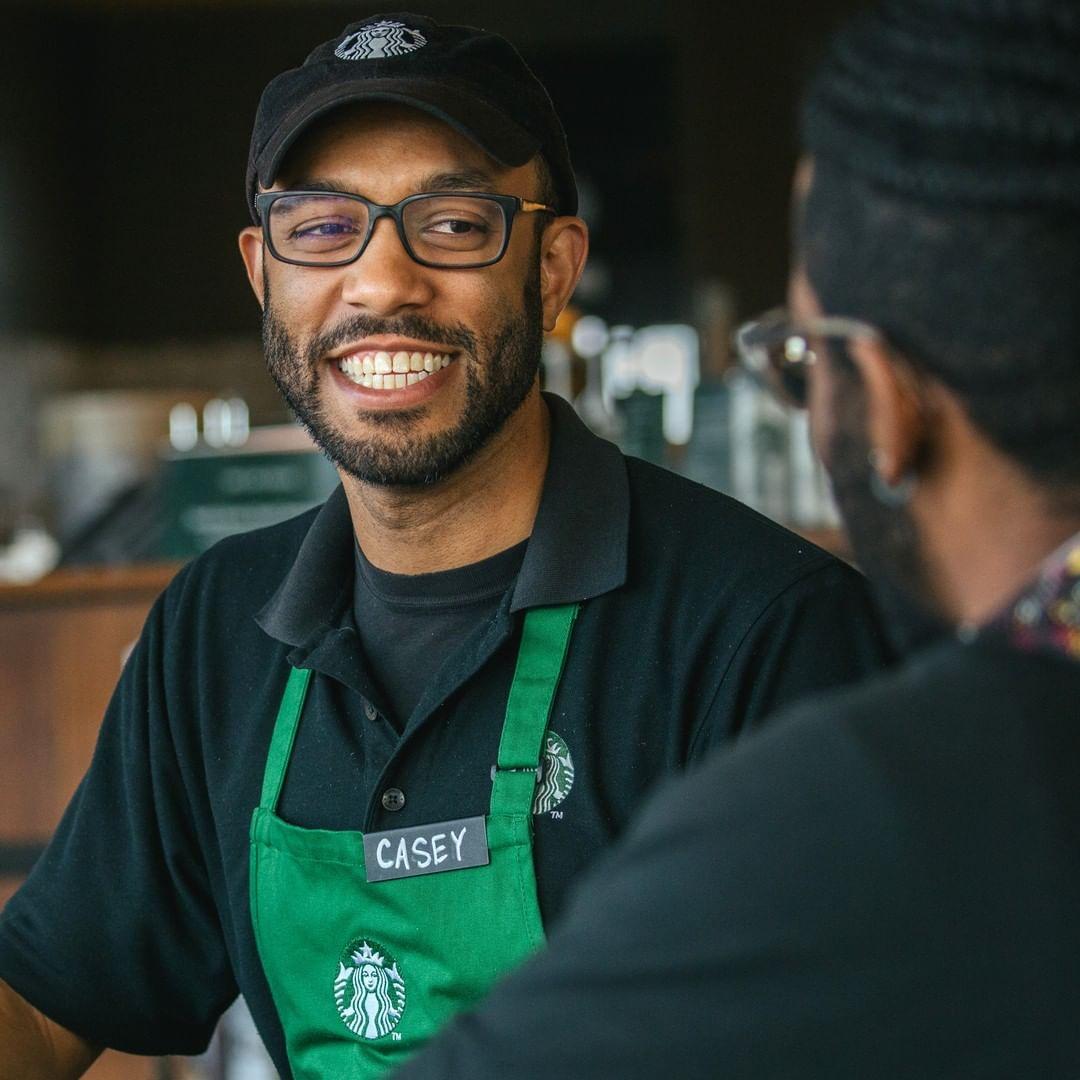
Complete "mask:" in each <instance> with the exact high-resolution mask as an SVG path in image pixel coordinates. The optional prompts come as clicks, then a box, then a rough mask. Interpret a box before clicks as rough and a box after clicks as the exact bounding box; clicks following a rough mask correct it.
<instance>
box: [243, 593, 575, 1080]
mask: <svg viewBox="0 0 1080 1080" xmlns="http://www.w3.org/2000/svg"><path fill="white" fill-rule="evenodd" d="M577 611H578V608H577V605H566V606H562V607H550V608H535V609H533V610H531V611H529V612H527V613H526V615H525V624H524V628H523V630H522V638H521V646H520V648H519V650H518V657H517V666H516V669H515V672H514V681H513V684H512V685H511V687H510V696H509V699H508V701H507V706H506V718H505V720H504V722H503V729H502V736H501V739H500V742H499V750H498V757H497V761H496V764H495V765H494V766H493V767H492V789H491V802H490V808H489V812H488V814H487V817H486V818H471V819H463V820H461V821H452V822H443V823H437V824H435V825H429V826H422V827H419V828H409V829H402V830H389V831H387V832H384V833H377V834H369V835H368V836H366V837H365V835H364V834H363V833H361V832H350V831H328V830H324V829H302V828H299V827H297V826H296V825H290V824H289V823H288V822H285V821H283V820H282V819H281V818H279V817H278V816H277V813H276V808H277V803H278V798H279V796H280V793H281V787H282V783H283V781H284V779H285V773H286V770H287V768H288V764H289V758H290V756H291V753H292V746H293V741H294V739H295V736H296V730H297V726H298V724H299V721H300V714H301V711H302V709H303V704H304V698H305V696H306V694H307V687H308V683H309V681H310V678H311V672H310V671H308V670H305V669H303V668H294V669H292V671H291V672H290V674H289V681H288V683H287V685H286V687H285V693H284V695H283V697H282V700H281V707H280V710H279V712H278V717H277V722H276V724H275V726H274V733H273V736H272V738H271V741H270V750H269V753H268V755H267V760H266V770H265V773H264V776H263V788H262V798H261V800H260V802H259V806H258V807H257V808H256V810H255V812H254V815H253V816H252V821H251V844H250V851H251V867H250V892H251V919H252V924H253V926H254V931H255V942H256V945H257V947H258V952H259V958H260V960H261V961H262V966H263V970H264V971H265V973H266V978H267V981H268V982H269V985H270V990H271V993H272V995H273V999H274V1005H275V1007H276V1008H277V1012H278V1015H279V1017H280V1019H281V1024H282V1027H283V1028H284V1031H285V1042H286V1047H287V1051H288V1057H289V1064H290V1066H291V1068H292V1071H293V1074H294V1076H295V1077H296V1080H325V1078H327V1077H334V1078H335V1080H336V1078H338V1077H341V1078H348V1080H352V1078H367V1077H377V1076H381V1075H383V1074H384V1073H385V1072H388V1071H389V1070H390V1069H391V1068H393V1067H395V1066H397V1065H400V1064H401V1063H402V1062H403V1061H404V1060H405V1059H406V1057H408V1056H409V1055H410V1054H412V1053H414V1052H415V1051H416V1050H418V1049H420V1047H421V1046H422V1045H423V1044H424V1043H425V1042H426V1040H427V1039H429V1038H430V1037H431V1036H432V1035H434V1034H435V1033H436V1032H437V1031H438V1030H439V1028H440V1027H442V1025H443V1024H445V1023H446V1022H447V1021H448V1020H449V1019H450V1018H451V1017H452V1016H453V1015H454V1014H455V1013H457V1012H458V1011H460V1010H462V1009H465V1008H467V1007H469V1006H470V1005H472V1004H474V1003H475V1002H476V1001H478V1000H479V999H480V998H481V997H483V995H484V994H485V993H486V992H487V990H488V989H489V988H490V987H491V985H492V983H493V982H494V981H495V980H496V979H498V978H499V976H501V975H503V974H504V973H506V972H507V971H509V970H510V969H511V968H513V967H514V966H516V965H517V964H519V963H520V962H521V961H522V960H524V959H525V958H526V957H527V956H529V954H531V953H532V952H534V951H535V950H536V949H537V948H539V946H540V945H541V944H542V943H543V941H544V930H543V925H542V923H541V919H540V908H539V905H538V902H537V894H536V877H535V873H534V870H533V858H532V826H533V815H532V804H533V798H534V793H535V788H536V782H537V778H538V776H539V774H540V773H539V771H540V767H541V752H542V744H543V739H544V733H545V731H546V730H547V724H548V716H549V714H550V712H551V706H552V703H553V701H554V698H555V691H556V689H557V687H558V684H559V679H560V677H561V675H562V669H563V664H564V661H565V658H566V652H567V647H568V645H569V641H570V633H571V630H572V627H573V623H574V618H575V617H576V615H577ZM485 831H486V834H487V843H486V855H485V851H484V846H483V843H482V841H483V833H484V832H485ZM365 841H366V843H365ZM365 849H366V851H365ZM485 857H486V858H487V860H488V861H486V863H485V864H483V865H477V864H478V863H481V862H482V861H483V860H484V859H485ZM454 866H464V867H465V868H464V869H451V868H452V867H454ZM403 874H410V875H416V876H399V875H403ZM380 875H382V876H384V877H388V878H389V879H388V880H371V879H372V878H373V877H374V878H379V877H380Z"/></svg>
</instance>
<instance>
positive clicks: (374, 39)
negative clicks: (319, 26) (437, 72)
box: [334, 20, 427, 60]
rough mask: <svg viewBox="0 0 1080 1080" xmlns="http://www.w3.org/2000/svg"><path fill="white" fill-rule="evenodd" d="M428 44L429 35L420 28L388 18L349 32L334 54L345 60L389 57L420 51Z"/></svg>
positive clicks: (383, 58) (384, 58)
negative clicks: (413, 27) (411, 28)
mask: <svg viewBox="0 0 1080 1080" xmlns="http://www.w3.org/2000/svg"><path fill="white" fill-rule="evenodd" d="M426 44H427V38H426V37H424V35H423V34H421V33H420V31H419V30H410V29H409V27H407V26H406V25H405V24H404V23H399V22H390V21H388V20H384V21H383V22H377V23H372V24H371V25H370V26H365V27H362V28H361V29H360V30H357V31H356V33H355V34H349V36H348V37H347V38H345V39H344V40H343V41H342V42H341V44H340V45H339V46H338V47H337V48H336V49H335V50H334V55H335V56H336V57H338V58H339V59H341V60H386V59H388V58H390V57H394V56H404V55H405V54H406V53H411V52H416V50H417V49H419V48H422V47H423V46H424V45H426Z"/></svg>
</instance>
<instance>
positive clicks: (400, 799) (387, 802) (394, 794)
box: [382, 787, 405, 810]
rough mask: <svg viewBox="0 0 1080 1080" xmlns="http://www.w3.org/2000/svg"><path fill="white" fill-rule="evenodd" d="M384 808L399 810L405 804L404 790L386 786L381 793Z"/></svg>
mask: <svg viewBox="0 0 1080 1080" xmlns="http://www.w3.org/2000/svg"><path fill="white" fill-rule="evenodd" d="M382 804H383V809H384V810H400V809H401V808H402V807H403V806H404V805H405V792H404V791H402V790H401V788H396V787H388V788H387V789H386V790H385V791H384V792H383V793H382Z"/></svg>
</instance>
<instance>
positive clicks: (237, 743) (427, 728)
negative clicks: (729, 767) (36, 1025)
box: [0, 396, 884, 1080]
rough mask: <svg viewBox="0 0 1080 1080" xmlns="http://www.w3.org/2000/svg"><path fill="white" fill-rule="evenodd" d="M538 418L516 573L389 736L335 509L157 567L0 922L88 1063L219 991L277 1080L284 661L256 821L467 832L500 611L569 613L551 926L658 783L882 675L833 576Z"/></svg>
mask: <svg viewBox="0 0 1080 1080" xmlns="http://www.w3.org/2000/svg"><path fill="white" fill-rule="evenodd" d="M545 400H546V402H547V405H548V409H549V412H550V414H551V451H550V457H549V464H548V471H547V474H546V477H545V481H544V488H543V492H542V495H541V500H540V506H539V510H538V513H537V516H536V520H535V523H534V526H533V532H532V535H531V537H530V538H529V541H528V543H527V545H526V549H525V554H524V558H523V560H522V563H521V568H520V570H519V571H518V574H517V577H516V579H515V581H514V583H513V585H512V586H511V587H510V588H509V589H507V590H506V591H505V592H504V593H503V594H502V596H501V597H500V599H499V602H498V606H497V608H496V610H495V612H494V614H493V616H492V617H490V618H487V619H485V620H482V621H481V622H480V623H478V624H477V625H476V626H474V627H473V629H472V630H471V631H470V632H467V633H465V635H464V636H463V637H462V639H461V640H460V641H459V642H458V644H457V647H456V648H455V649H454V650H453V651H452V652H451V653H450V654H449V655H448V656H447V658H446V660H445V661H444V662H443V663H442V665H441V666H440V667H439V669H438V670H437V671H434V672H432V673H430V677H429V678H426V679H424V680H421V682H422V685H421V686H419V687H418V688H417V689H418V691H419V694H420V698H419V700H418V701H417V702H416V704H415V705H414V706H413V708H412V710H411V712H410V715H409V716H408V719H407V720H405V721H404V726H403V728H402V729H401V730H400V731H399V730H398V729H397V728H396V727H394V726H393V725H392V724H390V723H389V722H388V721H385V720H381V719H379V712H378V708H377V706H376V704H375V702H376V701H378V700H380V699H381V698H382V697H383V691H382V690H381V688H380V687H379V685H378V678H377V671H378V664H377V663H374V662H373V658H372V657H370V656H369V655H368V653H369V650H368V649H367V648H365V647H364V645H363V644H362V641H361V637H360V635H359V633H358V629H357V626H356V622H355V620H354V618H353V600H354V589H353V578H354V574H355V550H354V538H353V532H352V523H351V520H350V516H349V510H348V505H347V502H346V499H345V495H344V492H343V491H342V490H341V489H340V488H339V489H338V490H337V491H336V492H335V493H334V494H333V495H332V496H331V497H330V499H329V500H328V501H327V502H326V504H325V505H324V506H322V507H321V508H319V509H318V510H314V511H311V512H309V513H307V514H304V515H302V516H300V517H298V518H295V519H293V520H292V521H289V522H285V523H284V524H282V525H278V526H274V527H272V528H269V529H263V530H259V531H257V532H254V533H249V534H247V535H244V536H238V537H233V538H230V539H228V540H225V541H222V542H221V543H220V544H218V545H217V546H216V547H214V548H213V549H212V550H211V551H209V552H208V553H207V554H206V555H204V556H202V557H200V558H199V559H197V560H195V562H193V563H192V564H191V565H189V566H188V567H186V568H185V569H184V570H182V571H181V572H180V574H179V575H178V576H177V577H176V579H175V580H174V581H173V583H172V584H171V585H170V586H169V588H168V589H167V590H166V592H165V593H164V595H163V596H162V597H161V598H160V599H159V600H158V602H157V603H156V604H155V605H154V608H153V610H152V611H151V613H150V615H149V617H148V619H147V622H146V626H145V627H144V630H143V633H142V635H141V637H140V639H139V643H138V645H137V647H136V648H135V651H134V652H133V653H132V655H131V657H130V659H129V660H128V662H127V664H126V666H125V668H124V671H123V674H122V676H121V679H120V683H119V685H118V687H117V690H116V693H115V695H114V697H113V699H112V702H111V703H110V705H109V709H108V713H107V715H106V717H105V720H104V723H103V725H102V729H101V735H100V738H99V741H98V746H97V749H96V751H95V754H94V759H93V763H92V765H91V767H90V770H89V773H88V774H87V777H86V779H85V780H84V782H83V783H82V785H81V786H80V787H79V790H78V792H77V793H76V795H75V797H74V798H73V800H72V802H71V804H70V806H69V808H68V810H67V812H66V813H65V816H64V819H63V821H62V822H61V824H60V826H59V828H58V830H57V833H56V835H55V837H54V838H53V840H52V842H51V843H50V845H49V846H48V848H47V850H46V852H45V854H44V855H43V856H42V858H41V859H40V860H39V862H38V864H37V866H36V867H35V868H34V871H33V873H32V874H31V876H30V878H29V879H28V881H27V882H26V884H25V885H24V887H23V888H22V889H21V890H20V892H19V893H18V894H16V896H15V897H14V898H13V899H12V900H11V901H10V902H9V904H8V906H7V907H6V908H5V910H4V912H3V913H2V914H0V978H2V979H4V980H5V981H7V982H8V983H9V984H10V985H12V986H13V987H14V988H15V989H16V990H17V991H18V992H19V993H20V994H22V995H23V996H24V997H25V998H26V999H27V1000H28V1001H30V1002H31V1003H32V1004H33V1005H35V1006H36V1007H37V1008H39V1009H40V1010H41V1011H42V1012H44V1013H45V1014H46V1015H48V1016H50V1017H52V1018H53V1019H55V1020H56V1021H58V1022H59V1023H61V1024H62V1025H64V1026H65V1027H67V1028H69V1029H71V1030H72V1031H74V1032H76V1033H77V1034H79V1035H81V1036H83V1037H84V1038H86V1039H87V1040H89V1041H90V1042H93V1043H97V1044H100V1045H106V1046H112V1047H116V1048H118V1049H123V1050H128V1051H130V1052H134V1053H155V1054H161V1053H191V1052H196V1051H198V1050H200V1049H202V1048H203V1047H204V1046H205V1044H206V1041H207V1039H208V1038H209V1036H210V1034H211V1032H212V1031H213V1028H214V1025H215V1022H216V1020H217V1018H218V1016H219V1015H220V1013H221V1011H222V1010H223V1009H224V1008H225V1007H226V1006H227V1005H228V1003H229V1002H230V1001H231V1000H232V998H233V997H234V996H235V995H236V993H237V991H238V990H240V991H241V992H243V994H244V996H245V997H246V998H247V1001H248V1004H249V1005H250V1007H251V1012H252V1015H253V1016H254V1018H255V1022H256V1024H257V1026H258V1028H259V1031H260V1034H261V1035H262V1037H263V1039H264V1041H265V1042H266V1044H267V1047H268V1049H269V1050H270V1053H271V1055H272V1056H273V1058H274V1061H275V1064H276V1066H277V1068H278V1071H279V1072H280V1073H281V1075H282V1076H283V1077H285V1078H286V1080H287V1078H288V1077H289V1075H290V1071H289V1066H288V1062H287V1060H286V1058H285V1051H284V1040H283V1038H282V1032H281V1025H280V1022H279V1020H278V1017H277V1014H276V1012H275V1009H274V1004H273V1001H272V999H271V997H270V992H269V988H268V986H267V984H266V979H265V976H264V974H263V971H262V966H261V963H260V961H259V956H258V952H257V950H256V946H255V939H254V935H253V932H252V925H251V914H250V910H249V896H248V872H249V828H250V821H251V815H252V810H253V809H254V807H255V806H256V805H257V803H258V801H259V792H260V788H261V784H262V777H263V770H264V766H265V762H266V753H267V748H268V745H269V742H270V734H271V731H272V729H273V725H274V718H275V716H276V714H277V711H278V706H279V704H280V701H281V695H282V692H283V690H284V687H285V684H286V681H287V678H288V674H289V669H290V666H301V667H306V668H310V669H311V670H312V672H313V677H312V679H311V683H310V687H309V691H308V696H307V699H306V703H305V706H304V711H303V715H302V717H301V720H300V723H299V726H298V729H297V733H296V741H295V744H294V747H293V753H292V756H291V758H290V764H289V768H288V772H287V774H286V777H285V781H284V785H283V789H282V796H281V800H280V802H279V804H278V807H277V810H278V814H279V815H280V816H281V817H282V818H284V819H285V820H286V821H288V822H290V823H292V824H294V825H297V826H299V827H302V828H310V829H353V830H364V831H374V830H381V829H389V828H406V827H409V826H414V825H421V824H425V823H429V822H436V821H448V820H452V819H455V818H461V817H473V816H478V815H483V814H485V813H487V810H488V808H489V802H490V797H491V766H492V765H493V764H494V762H495V760H496V755H497V752H498V744H499V736H500V734H501V730H502V723H503V718H504V715H505V711H506V700H507V694H508V691H509V688H510V684H511V681H512V678H513V672H514V665H515V662H516V658H517V648H518V643H519V641H520V636H521V627H522V622H523V619H524V614H525V612H526V611H527V610H529V609H530V608H532V607H537V606H547V605H554V604H566V603H572V602H580V603H581V605H582V606H581V612H580V615H579V616H578V619H577V622H576V623H575V626H574V633H573V638H572V640H571V642H570V648H569V653H568V656H567V661H566V667H565V670H564V673H563V677H562V680H561V682H560V685H559V689H558V693H557V695H556V699H555V702H554V705H553V708H552V713H551V722H550V727H549V738H550V739H554V738H555V737H556V736H557V737H558V740H559V746H560V755H561V757H563V758H565V759H566V766H567V767H565V768H564V769H563V770H562V772H561V774H560V777H561V782H560V788H559V791H558V799H557V800H554V801H550V802H548V803H545V804H544V806H543V807H542V809H543V812H542V813H537V814H536V815H535V817H534V864H535V867H536V879H537V890H538V899H539V904H540V910H541V914H542V916H543V918H544V921H545V924H546V925H550V924H551V922H552V920H553V919H554V918H555V917H556V916H557V914H558V913H559V911H560V909H561V908H562V906H563V904H564V902H565V900H566V898H567V895H568V892H569V889H570V886H571V883H572V882H573V881H574V880H575V878H577V877H578V875H579V874H580V873H581V872H582V871H583V870H584V869H585V868H586V867H587V866H588V865H590V864H591V863H592V862H593V861H594V860H595V859H596V858H597V857H598V856H599V854H600V853H601V852H602V851H603V850H604V849H605V848H606V847H607V846H608V845H610V844H611V843H612V841H613V840H614V839H615V838H616V837H618V836H619V835H620V833H621V832H622V830H623V828H624V827H625V825H626V823H627V822H628V821H629V819H630V818H631V816H632V815H633V814H634V812H635V811H636V810H637V809H638V808H639V807H640V805H641V803H642V801H643V799H644V798H645V796H646V795H647V793H648V792H649V791H650V790H651V789H652V788H653V787H654V786H655V785H656V784H657V783H658V782H659V781H660V780H662V779H663V778H664V777H666V776H669V775H670V774H671V773H672V772H675V771H677V770H680V769H681V768H682V767H684V766H685V765H686V764H688V763H690V762H695V761H697V760H698V759H700V758H701V757H702V756H703V755H704V754H705V753H706V752H707V751H708V750H709V749H710V748H712V747H715V746H720V745H725V744H729V743H730V742H731V741H732V740H735V739H738V738H740V737H741V736H742V734H743V733H744V732H746V731H748V730H750V729H752V728H755V727H757V726H759V725H761V724H762V723H763V722H764V721H765V720H766V718H767V717H768V716H769V714H770V713H771V712H772V711H773V710H774V709H776V708H777V707H778V706H781V705H783V704H785V703H788V702H791V701H793V700H794V699H796V698H799V697H802V696H803V695H805V694H807V693H808V692H811V691H814V690H820V689H824V688H827V687H832V686H835V685H837V684H839V683H845V682H851V681H853V680H856V679H859V678H861V677H862V676H863V675H865V674H866V673H868V672H870V671H873V670H875V669H876V668H878V667H879V666H880V665H881V663H882V660H883V653H884V646H883V643H882V640H881V637H880V634H879V632H878V629H877V620H876V617H875V615H874V613H873V609H872V605H871V603H870V601H869V597H868V595H867V592H866V588H865V584H864V582H863V580H862V579H861V577H860V576H859V575H858V574H856V573H855V572H854V571H853V570H852V569H850V567H847V566H845V565H843V564H842V563H840V562H838V561H837V560H836V559H834V558H832V557H831V556H830V555H827V554H826V553H825V552H823V551H821V550H820V549H818V548H815V547H814V546H813V545H811V544H808V543H806V542H805V541H804V540H802V539H800V538H799V537H797V536H794V535H793V534H791V533H790V532H787V531H786V530H784V529H782V528H780V527H779V526H777V525H775V524H774V523H772V522H770V521H767V520H766V519H764V518H762V517H761V516H760V515H758V514H756V513H754V512H753V511H751V510H749V509H747V508H746V507H744V506H740V505H739V504H738V503H736V502H734V501H732V500H731V499H728V498H725V497H724V496H722V495H719V494H717V493H716V492H713V491H709V490H708V489H706V488H703V487H701V486H699V485H697V484H694V483H691V482H690V481H687V480H684V479H682V478H680V477H678V476H675V475H673V474H672V473H669V472H666V471H664V470H662V469H658V468H655V467H654V466H651V465H648V464H646V463H645V462H642V461H638V460H635V459H633V458H626V457H624V456H623V455H622V454H621V453H619V451H618V449H617V448H616V447H614V446H612V445H611V444H610V443H607V442H605V441H604V440H602V439H599V438H597V437H596V436H595V435H593V434H592V433H591V432H590V431H589V430H588V429H587V428H586V427H585V426H584V425H583V424H582V423H581V421H580V420H579V419H578V418H577V416H576V414H575V413H574V411H573V409H572V408H571V407H570V406H569V405H568V404H567V403H566V402H564V401H562V400H561V399H559V398H554V397H550V396H547V397H546V398H545ZM562 748H565V749H564V750H563V749H562ZM391 793H394V794H395V795H396V796H401V795H403V796H404V798H398V797H395V798H388V797H387V796H388V795H390V794H391ZM463 872H464V871H463ZM297 902H298V903H302V898H298V901H297ZM430 914H431V917H432V918H436V919H437V918H438V913H437V912H433V913H430ZM477 932H478V933H483V932H484V928H483V927H478V928H477ZM336 955H337V954H336V953H335V956H336ZM398 960H399V963H402V964H406V963H407V962H408V958H407V957H405V958H402V957H399V958H398ZM330 967H331V968H333V965H332V964H331V965H330ZM323 977H324V975H323V973H320V972H298V973H297V978H298V979H301V980H312V982H311V984H310V987H308V989H306V990H305V991H304V992H309V991H310V992H312V993H318V992H322V991H321V989H320V988H321V986H322V983H321V982H319V980H320V979H322V978H323ZM326 992H327V993H331V994H332V978H331V980H330V984H327V987H326Z"/></svg>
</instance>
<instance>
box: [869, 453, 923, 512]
mask: <svg viewBox="0 0 1080 1080" xmlns="http://www.w3.org/2000/svg"><path fill="white" fill-rule="evenodd" d="M881 459H882V453H881V451H880V450H871V451H870V453H869V454H868V455H867V460H868V461H869V462H870V492H871V494H872V495H873V496H874V498H875V499H877V501H878V502H879V503H881V505H882V506H888V507H892V508H894V509H895V508H897V507H900V506H907V504H908V503H909V502H911V496H912V495H914V494H915V476H914V474H913V473H912V472H911V471H910V470H909V471H908V472H906V473H904V475H903V476H901V477H900V479H899V480H897V482H896V483H895V484H890V483H887V482H886V481H885V480H883V479H882V476H881V473H880V472H879V471H878V470H879V468H880V467H881Z"/></svg>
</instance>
